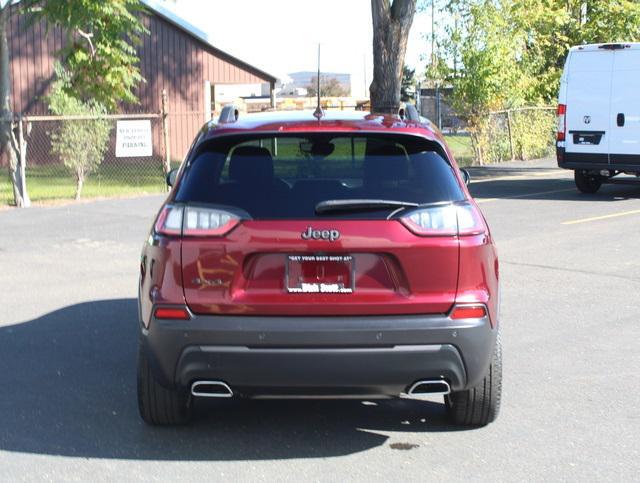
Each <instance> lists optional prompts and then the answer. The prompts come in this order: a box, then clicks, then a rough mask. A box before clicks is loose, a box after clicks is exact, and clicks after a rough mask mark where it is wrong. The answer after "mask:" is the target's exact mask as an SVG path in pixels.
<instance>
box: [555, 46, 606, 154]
mask: <svg viewBox="0 0 640 483" xmlns="http://www.w3.org/2000/svg"><path fill="white" fill-rule="evenodd" d="M613 59H614V51H612V50H606V49H589V50H573V51H572V52H571V56H570V57H569V62H568V66H567V67H568V74H567V75H568V77H567V100H566V106H567V107H566V123H567V125H566V129H567V133H566V151H567V153H582V154H584V156H582V157H581V158H580V160H581V161H582V162H589V161H592V162H600V163H602V162H604V163H607V162H608V153H609V138H610V131H609V129H610V122H609V105H610V100H611V72H612V68H613Z"/></svg>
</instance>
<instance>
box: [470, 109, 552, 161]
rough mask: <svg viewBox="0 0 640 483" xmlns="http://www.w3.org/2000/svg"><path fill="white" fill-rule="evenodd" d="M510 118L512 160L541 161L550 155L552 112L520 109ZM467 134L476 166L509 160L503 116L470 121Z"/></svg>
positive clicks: (506, 119) (507, 125)
mask: <svg viewBox="0 0 640 483" xmlns="http://www.w3.org/2000/svg"><path fill="white" fill-rule="evenodd" d="M510 116H511V137H512V140H513V157H514V159H520V160H527V159H535V158H543V157H545V156H549V155H550V154H551V153H552V152H553V148H554V133H555V119H556V118H555V114H554V112H553V111H552V110H550V109H549V110H546V109H544V110H543V109H520V110H513V111H511V114H510ZM469 131H470V132H471V139H472V141H473V149H474V153H475V157H476V162H477V164H481V165H482V164H489V163H498V162H500V161H505V160H509V159H511V147H510V144H509V119H508V116H507V113H506V112H500V113H495V114H489V115H486V116H482V117H478V118H476V119H474V120H470V125H469Z"/></svg>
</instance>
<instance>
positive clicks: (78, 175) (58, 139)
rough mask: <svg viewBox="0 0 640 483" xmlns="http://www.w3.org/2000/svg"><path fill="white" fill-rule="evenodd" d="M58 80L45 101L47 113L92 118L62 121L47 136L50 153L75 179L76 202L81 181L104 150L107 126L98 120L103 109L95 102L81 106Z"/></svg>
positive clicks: (108, 125) (95, 164) (95, 165)
mask: <svg viewBox="0 0 640 483" xmlns="http://www.w3.org/2000/svg"><path fill="white" fill-rule="evenodd" d="M64 86H65V79H64V77H62V78H61V79H60V80H58V81H56V82H55V83H54V85H53V89H52V91H51V94H50V95H49V97H48V101H49V109H50V110H51V112H53V113H54V114H57V115H60V116H74V115H76V116H94V117H95V119H91V120H81V121H78V120H67V121H62V122H61V126H60V127H59V128H58V129H57V130H55V131H54V132H51V133H50V136H51V150H52V151H53V153H54V154H56V155H57V156H59V157H60V159H61V160H62V162H63V163H64V165H65V166H66V167H67V168H69V170H70V171H71V172H72V173H73V175H74V176H75V179H76V194H75V198H76V200H77V199H80V195H81V193H82V186H83V185H84V181H85V179H86V178H87V176H88V175H89V173H91V172H92V171H95V170H96V168H97V167H98V166H99V165H100V163H101V162H102V159H103V157H104V154H105V152H106V150H107V143H108V141H109V134H110V132H111V125H110V123H109V122H108V121H107V120H105V119H100V118H99V117H100V116H102V115H104V114H105V109H104V108H103V107H102V106H100V105H99V104H97V103H95V102H84V101H81V100H79V99H76V98H75V97H73V96H71V95H70V94H68V92H67V91H66V89H65V88H64Z"/></svg>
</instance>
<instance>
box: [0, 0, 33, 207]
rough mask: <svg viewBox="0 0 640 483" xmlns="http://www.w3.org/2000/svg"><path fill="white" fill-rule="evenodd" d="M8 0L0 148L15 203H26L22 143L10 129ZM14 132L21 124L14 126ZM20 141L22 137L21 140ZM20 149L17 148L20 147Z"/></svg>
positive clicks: (1, 49)
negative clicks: (6, 165)
mask: <svg viewBox="0 0 640 483" xmlns="http://www.w3.org/2000/svg"><path fill="white" fill-rule="evenodd" d="M11 3H12V2H6V4H5V6H4V7H0V152H6V153H7V158H8V160H9V177H10V178H11V184H12V185H13V198H14V201H15V203H16V206H18V207H27V206H29V204H30V201H29V196H28V195H27V188H26V182H25V179H24V172H25V171H24V163H25V160H26V143H24V142H22V143H21V142H20V141H19V140H18V139H16V132H15V130H14V126H15V124H14V122H13V110H12V106H11V104H12V99H11V73H10V72H9V69H10V57H11V52H10V51H9V43H8V41H7V24H8V22H9V18H10V15H11V9H12V8H17V7H12V5H11ZM18 129H19V131H18V135H20V129H22V126H21V125H20V126H18ZM22 141H23V140H22ZM21 147H22V148H23V149H20V148H21Z"/></svg>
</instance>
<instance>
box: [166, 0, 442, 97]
mask: <svg viewBox="0 0 640 483" xmlns="http://www.w3.org/2000/svg"><path fill="white" fill-rule="evenodd" d="M163 5H164V6H165V7H167V8H171V9H172V10H174V11H175V12H176V13H178V14H179V15H180V16H182V17H184V18H185V19H186V20H188V21H189V22H190V23H192V24H194V25H195V26H196V27H198V28H199V29H201V30H203V31H204V32H206V33H207V34H208V35H209V38H210V40H211V41H212V42H213V43H214V44H215V45H216V46H218V47H219V48H220V49H222V50H224V51H227V52H228V53H230V54H232V55H235V56H237V57H239V58H241V59H243V60H245V61H247V62H250V63H252V64H255V65H256V66H257V67H260V68H261V69H263V70H265V71H267V72H269V73H272V74H274V75H276V76H278V77H280V76H282V75H284V74H286V73H288V72H295V71H299V70H314V69H315V68H316V51H317V44H318V42H320V43H321V44H322V62H321V64H322V70H324V71H339V72H349V73H351V76H352V86H353V94H354V95H356V96H361V95H362V94H363V91H364V87H365V71H366V83H367V84H368V83H370V82H371V75H372V74H371V71H372V69H371V64H372V54H371V42H372V26H371V0H268V1H265V0H175V1H174V0H168V1H165V2H164V3H163ZM430 22H431V18H430V15H429V14H428V12H427V13H418V14H416V17H415V19H414V23H413V27H412V29H411V32H410V34H409V44H408V51H407V58H406V61H407V64H409V65H411V66H413V67H418V70H421V66H423V65H424V64H425V62H424V61H422V60H421V55H425V54H426V55H427V56H428V55H429V43H428V42H427V41H426V40H425V39H424V38H423V35H424V34H425V33H429V32H430V25H431V24H430ZM365 65H366V69H365Z"/></svg>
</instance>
